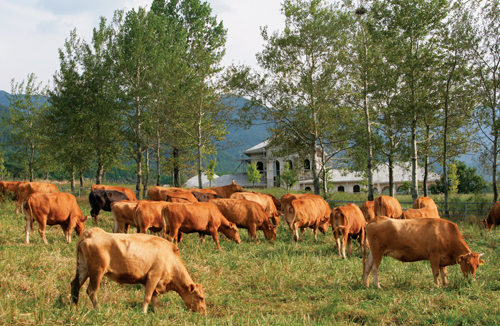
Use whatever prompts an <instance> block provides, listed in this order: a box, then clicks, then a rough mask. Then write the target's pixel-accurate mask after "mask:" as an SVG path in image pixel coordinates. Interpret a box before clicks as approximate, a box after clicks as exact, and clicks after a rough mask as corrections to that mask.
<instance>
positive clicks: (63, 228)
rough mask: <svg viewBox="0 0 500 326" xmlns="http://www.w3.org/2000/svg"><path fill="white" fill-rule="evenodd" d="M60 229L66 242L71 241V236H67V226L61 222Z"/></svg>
mask: <svg viewBox="0 0 500 326" xmlns="http://www.w3.org/2000/svg"><path fill="white" fill-rule="evenodd" d="M61 229H62V230H63V233H64V237H65V238H66V242H71V239H70V238H71V236H68V233H69V232H68V228H67V227H66V226H64V225H62V224H61Z"/></svg>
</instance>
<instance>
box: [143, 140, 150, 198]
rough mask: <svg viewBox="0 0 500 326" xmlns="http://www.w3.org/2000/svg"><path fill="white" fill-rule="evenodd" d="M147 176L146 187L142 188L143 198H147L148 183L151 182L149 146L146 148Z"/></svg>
mask: <svg viewBox="0 0 500 326" xmlns="http://www.w3.org/2000/svg"><path fill="white" fill-rule="evenodd" d="M145 163H146V178H145V180H144V187H143V189H142V198H146V195H147V193H148V183H149V148H147V149H146V162H145Z"/></svg>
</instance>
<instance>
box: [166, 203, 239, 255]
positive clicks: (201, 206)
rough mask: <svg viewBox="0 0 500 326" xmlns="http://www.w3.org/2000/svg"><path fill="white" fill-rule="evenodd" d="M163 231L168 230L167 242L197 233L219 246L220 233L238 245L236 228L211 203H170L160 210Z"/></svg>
mask: <svg viewBox="0 0 500 326" xmlns="http://www.w3.org/2000/svg"><path fill="white" fill-rule="evenodd" d="M162 217H163V225H164V227H163V229H164V230H168V240H169V241H173V240H174V239H178V237H179V231H180V232H182V233H193V232H198V233H199V234H200V235H202V234H203V235H205V234H210V235H212V238H213V239H214V242H215V245H216V246H217V248H218V249H219V250H222V249H221V247H220V245H219V237H218V235H217V232H218V231H220V232H222V233H223V234H224V235H225V236H226V237H227V238H228V239H232V240H235V241H236V243H240V242H241V239H240V234H239V232H238V227H237V226H236V225H235V224H234V223H231V222H229V221H228V220H227V219H226V218H225V217H224V216H223V215H222V214H221V212H220V211H219V209H218V208H217V206H215V205H214V204H212V203H192V204H181V203H172V204H170V205H168V206H165V207H164V208H163V210H162Z"/></svg>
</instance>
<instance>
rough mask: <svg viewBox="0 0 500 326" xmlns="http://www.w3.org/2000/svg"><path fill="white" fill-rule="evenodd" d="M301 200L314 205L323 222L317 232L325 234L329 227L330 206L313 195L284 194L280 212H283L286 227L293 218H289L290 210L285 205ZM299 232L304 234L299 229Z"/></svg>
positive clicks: (302, 229) (319, 197)
mask: <svg viewBox="0 0 500 326" xmlns="http://www.w3.org/2000/svg"><path fill="white" fill-rule="evenodd" d="M302 198H310V199H312V200H313V201H314V202H315V203H316V206H317V207H318V209H319V210H320V212H321V214H322V216H323V222H321V223H320V225H319V229H318V230H319V231H321V233H323V234H326V232H328V228H329V226H330V214H331V213H332V210H331V208H330V205H329V204H328V203H327V202H326V201H325V200H324V199H323V198H322V197H321V196H318V195H314V194H285V195H283V196H282V197H281V211H282V212H283V216H284V218H285V220H286V221H287V223H288V225H289V226H290V223H289V222H290V221H292V220H293V216H291V213H290V212H291V211H290V209H287V208H286V207H287V205H290V203H291V202H292V200H294V199H302ZM311 228H313V229H314V226H311ZM301 232H302V233H303V232H304V228H301Z"/></svg>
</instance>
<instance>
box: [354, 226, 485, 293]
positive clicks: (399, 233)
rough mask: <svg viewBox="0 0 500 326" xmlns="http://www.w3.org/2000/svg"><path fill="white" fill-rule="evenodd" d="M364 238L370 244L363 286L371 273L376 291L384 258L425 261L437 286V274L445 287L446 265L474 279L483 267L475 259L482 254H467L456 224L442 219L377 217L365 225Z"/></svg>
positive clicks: (466, 247)
mask: <svg viewBox="0 0 500 326" xmlns="http://www.w3.org/2000/svg"><path fill="white" fill-rule="evenodd" d="M366 239H367V240H368V242H369V243H370V255H369V256H368V260H367V261H366V264H364V265H363V267H365V268H363V284H364V285H365V286H366V287H368V276H369V273H370V271H372V274H373V281H374V283H375V286H376V287H378V288H380V284H379V282H378V267H379V265H380V262H381V261H382V257H384V256H386V255H387V256H390V257H392V258H394V259H397V260H399V261H402V262H413V261H419V260H428V261H429V262H430V263H431V268H432V274H433V275H434V282H435V283H436V285H437V286H439V281H438V277H439V274H440V273H441V280H442V283H443V285H445V284H446V266H449V265H455V264H456V263H459V264H460V268H461V269H462V272H463V274H464V277H465V278H467V277H468V274H469V273H470V274H472V275H474V276H475V275H476V270H477V268H478V267H479V266H480V265H482V264H484V260H482V259H479V258H480V257H481V256H482V255H483V254H480V255H479V254H477V253H475V252H471V250H470V249H469V247H468V246H467V244H466V243H465V241H464V239H463V238H462V235H461V234H460V231H459V230H458V227H457V225H456V224H455V223H452V222H450V221H447V220H443V219H416V220H393V219H390V218H388V217H386V216H377V217H376V218H375V219H374V220H372V221H370V223H368V224H367V226H366ZM364 260H365V257H364V256H363V261H364Z"/></svg>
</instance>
